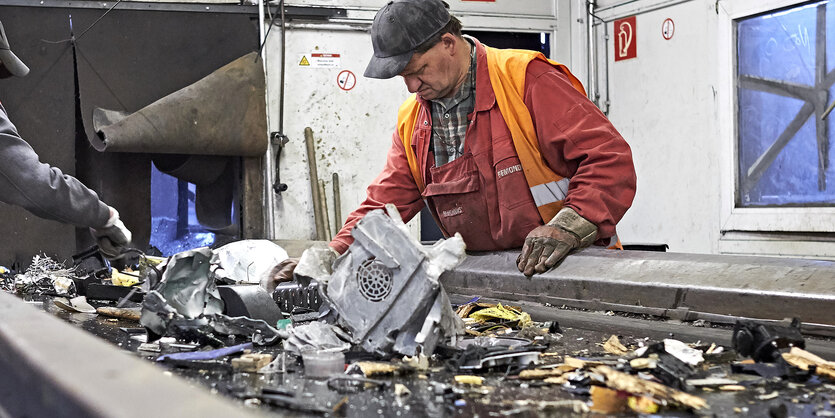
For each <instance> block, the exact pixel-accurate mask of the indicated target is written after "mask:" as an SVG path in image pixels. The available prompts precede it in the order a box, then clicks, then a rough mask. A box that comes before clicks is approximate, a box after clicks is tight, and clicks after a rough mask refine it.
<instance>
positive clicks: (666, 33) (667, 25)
mask: <svg viewBox="0 0 835 418" xmlns="http://www.w3.org/2000/svg"><path fill="white" fill-rule="evenodd" d="M675 33H676V24H675V22H673V19H670V18H669V17H668V18H666V19H664V23H662V24H661V36H663V37H664V39H666V40H668V41H669V40H670V39H673V35H674V34H675Z"/></svg>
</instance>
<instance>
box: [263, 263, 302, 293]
mask: <svg viewBox="0 0 835 418" xmlns="http://www.w3.org/2000/svg"><path fill="white" fill-rule="evenodd" d="M298 264H299V259H298V258H288V259H285V260H284V261H282V262H280V263H278V265H276V266H275V267H273V269H272V271H270V274H268V275H267V280H266V282H265V283H262V284H261V286H262V287H264V288H265V289H267V291H268V292H270V294H272V293H273V291H274V290H275V288H276V286H278V285H279V284H280V283H284V282H289V281H291V280H293V271H295V270H296V266H297V265H298ZM262 280H263V279H262Z"/></svg>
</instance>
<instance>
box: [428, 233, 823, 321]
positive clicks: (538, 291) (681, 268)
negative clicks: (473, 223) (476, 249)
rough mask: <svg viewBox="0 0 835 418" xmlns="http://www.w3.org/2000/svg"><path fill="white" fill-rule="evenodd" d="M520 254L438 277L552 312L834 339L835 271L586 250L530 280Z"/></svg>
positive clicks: (469, 262) (474, 262)
mask: <svg viewBox="0 0 835 418" xmlns="http://www.w3.org/2000/svg"><path fill="white" fill-rule="evenodd" d="M517 255H518V253H517V252H512V251H508V252H496V253H480V254H471V255H469V256H468V257H467V259H466V260H465V261H464V262H463V263H462V264H461V265H460V266H458V267H457V268H455V269H454V270H452V271H448V272H446V273H444V275H443V276H441V281H442V283H443V284H444V287H445V288H446V289H447V291H448V292H450V293H457V294H467V295H471V294H472V295H480V296H484V297H491V298H496V299H502V300H511V301H528V302H537V303H542V304H551V305H555V306H562V305H566V306H571V307H576V308H585V309H593V310H603V311H608V310H613V311H620V312H632V313H641V314H649V315H654V316H658V317H664V318H673V319H680V320H696V319H705V320H708V321H712V322H717V323H733V322H734V321H735V320H736V319H737V318H753V319H761V320H782V319H784V318H787V317H796V318H799V319H800V320H801V321H803V327H804V332H810V333H816V334H822V335H829V336H832V335H833V333H835V263H833V262H829V261H813V260H799V259H784V258H773V257H745V256H724V255H702V254H677V253H660V252H646V251H613V250H604V249H597V248H588V249H585V250H583V251H581V252H579V253H577V254H574V255H571V256H569V257H568V258H566V260H565V261H564V262H563V263H562V265H560V266H559V267H557V268H556V269H554V270H552V271H550V272H547V273H545V274H541V275H535V276H533V277H532V278H526V277H525V276H523V275H522V274H521V273H519V271H518V270H517V268H516V266H515V261H516V257H517Z"/></svg>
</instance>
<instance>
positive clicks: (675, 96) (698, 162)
mask: <svg viewBox="0 0 835 418" xmlns="http://www.w3.org/2000/svg"><path fill="white" fill-rule="evenodd" d="M708 3H710V4H708ZM712 5H713V2H707V1H691V2H687V3H683V4H680V5H678V6H674V7H669V8H663V9H660V10H656V11H651V12H646V13H642V14H640V15H638V16H637V32H636V40H637V54H638V57H637V58H633V59H628V60H622V61H618V62H614V39H615V36H614V27H613V22H609V23H607V24H606V25H607V26H608V31H609V34H610V35H609V40H608V42H609V48H608V57H607V60H608V64H607V63H600V65H601V66H602V67H603V68H601V70H603V71H605V67H606V65H608V85H609V97H608V100H609V102H610V103H609V118H610V120H611V121H612V123H613V124H614V125H615V127H616V128H617V129H618V130H619V131H620V132H621V134H622V135H623V136H624V138H626V140H627V142H629V145H630V146H631V147H632V152H633V156H634V161H635V169H636V172H637V175H638V193H637V195H636V197H635V201H634V204H633V206H632V208H631V209H629V211H628V212H627V214H626V216H625V217H624V219H623V220H622V221H621V222H620V224H619V225H618V235H619V237H620V238H621V240H622V241H623V242H652V243H666V244H669V245H670V251H676V252H697V253H711V252H715V249H716V243H717V240H718V233H719V228H718V215H719V197H720V196H719V187H720V182H719V175H718V173H719V156H718V155H717V153H718V151H719V150H720V149H721V147H720V142H719V138H718V135H717V127H716V124H715V119H716V118H715V114H714V112H715V108H716V103H715V95H714V91H715V89H716V83H715V80H714V78H715V77H714V71H713V68H714V67H715V65H714V61H715V59H714V58H713V57H714V55H715V51H716V47H717V45H716V43H715V42H714V40H715V28H714V25H713V24H712V22H713V20H715V19H712V18H711V17H710V16H709V13H710V12H711V11H710V10H709V8H710V7H709V6H712ZM612 12H613V13H612V14H611V15H609V16H607V15H605V14H601V17H603V18H604V19H608V18H610V17H615V16H617V15H615V13H617V12H618V10H617V9H613V10H612ZM666 18H672V19H673V21H674V22H675V23H676V26H675V34H674V36H673V38H672V39H670V40H665V39H664V38H663V37H662V36H661V24H662V22H663V21H664V19H666ZM601 29H602V28H601ZM601 46H602V45H601ZM606 78H607V77H606V75H605V72H601V80H600V81H601V83H605V82H606Z"/></svg>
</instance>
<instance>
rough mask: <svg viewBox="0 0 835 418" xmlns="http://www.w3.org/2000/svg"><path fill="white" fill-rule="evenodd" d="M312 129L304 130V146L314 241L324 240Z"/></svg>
mask: <svg viewBox="0 0 835 418" xmlns="http://www.w3.org/2000/svg"><path fill="white" fill-rule="evenodd" d="M313 141H314V140H313V129H310V127H309V126H308V127H306V128H304V144H305V146H306V147H307V168H308V172H309V174H310V192H311V193H312V194H313V219H314V221H315V222H316V239H317V240H320V241H324V240H325V235H326V234H325V224H324V222H323V221H322V200H321V197H320V196H319V171H318V170H317V169H316V144H314V143H313Z"/></svg>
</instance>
